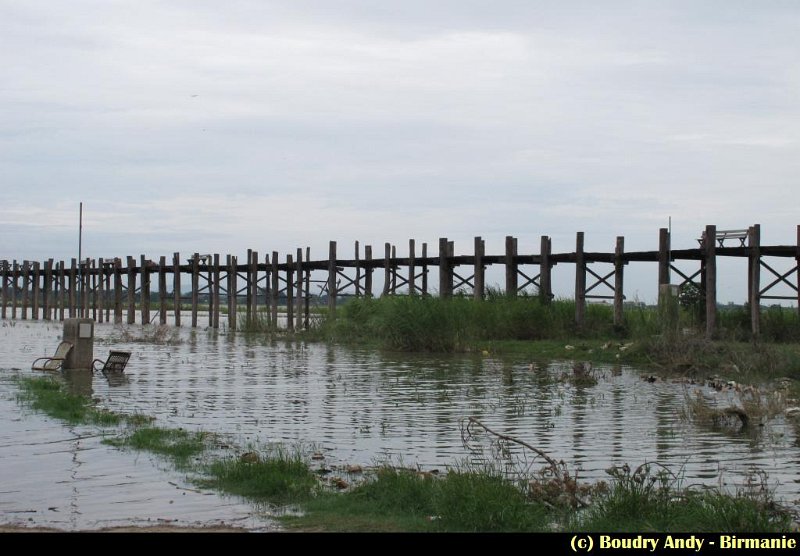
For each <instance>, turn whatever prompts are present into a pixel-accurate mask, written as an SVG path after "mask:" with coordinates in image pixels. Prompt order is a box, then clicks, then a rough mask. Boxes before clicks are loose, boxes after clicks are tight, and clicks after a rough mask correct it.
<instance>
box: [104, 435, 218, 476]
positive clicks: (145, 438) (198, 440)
mask: <svg viewBox="0 0 800 556" xmlns="http://www.w3.org/2000/svg"><path fill="white" fill-rule="evenodd" d="M210 436H211V435H210V434H209V433H205V432H189V431H186V430H183V429H165V428H160V427H141V428H137V429H135V430H134V431H133V432H132V433H130V434H128V435H125V436H122V437H119V438H106V439H104V440H103V444H108V445H111V446H116V447H118V448H130V449H133V450H144V451H148V452H153V453H155V454H159V455H162V456H165V457H167V458H169V459H170V460H171V461H172V462H173V463H174V464H175V465H176V466H177V467H179V468H186V467H188V466H189V465H190V463H191V462H192V459H194V458H196V457H197V456H199V455H201V454H202V453H203V452H204V451H205V450H206V447H207V441H208V439H209V437H210Z"/></svg>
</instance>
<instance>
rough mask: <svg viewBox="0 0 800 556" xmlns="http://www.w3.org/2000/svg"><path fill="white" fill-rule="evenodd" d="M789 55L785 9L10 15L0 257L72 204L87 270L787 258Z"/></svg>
mask: <svg viewBox="0 0 800 556" xmlns="http://www.w3.org/2000/svg"><path fill="white" fill-rule="evenodd" d="M799 61H800V3H798V2H796V1H794V0H787V1H759V2H753V1H747V2H740V1H735V0H724V1H716V2H715V1H709V0H704V1H701V2H698V1H695V0H692V1H687V2H669V1H658V2H647V1H642V0H638V1H632V2H611V1H603V2H597V1H586V2H579V1H564V0H559V1H553V2H544V1H535V0H520V1H505V0H490V1H475V0H452V1H450V0H446V1H434V0H426V1H416V0H403V1H375V0H363V1H356V0H353V1H336V0H320V1H303V0H291V1H255V0H253V1H247V0H226V1H225V2H219V1H210V0H209V1H202V0H185V1H180V0H172V1H146V0H130V1H124V0H120V1H110V0H102V1H83V0H72V1H70V2H60V1H55V0H53V1H36V0H25V1H18V0H10V1H6V0H0V67H2V71H0V179H2V188H1V189H0V259H13V258H17V259H23V258H28V259H40V260H42V259H45V258H48V257H53V258H56V259H61V258H66V259H68V258H71V257H74V256H76V255H77V222H78V203H79V202H80V201H83V203H84V226H85V227H84V255H85V256H90V257H109V256H126V255H138V254H140V253H143V254H146V255H147V256H149V257H152V258H157V257H158V256H160V255H171V254H172V253H173V252H174V251H181V252H183V253H191V252H195V251H199V252H218V253H221V254H223V255H224V254H227V253H233V254H243V253H244V252H245V251H246V249H247V248H254V249H257V250H259V251H260V252H262V253H263V252H266V251H272V250H279V251H281V252H283V253H285V252H293V251H294V249H295V248H296V247H300V246H303V247H304V246H311V248H312V255H316V256H315V257H313V258H324V256H325V254H326V250H327V242H328V240H330V239H336V240H339V241H340V245H341V247H340V256H350V251H351V250H352V247H351V246H352V242H354V241H355V240H360V241H361V242H362V245H363V244H364V243H372V244H373V245H376V246H380V247H376V250H377V252H378V253H382V251H383V249H382V245H383V242H385V241H390V242H392V243H396V244H398V254H400V255H402V254H405V252H406V246H407V242H408V239H409V238H416V239H417V241H418V242H423V241H427V242H428V243H429V245H430V246H431V254H435V252H436V247H437V246H438V243H437V238H439V237H440V236H447V237H449V238H450V239H452V240H455V241H456V251H457V253H458V254H468V253H471V252H472V237H473V236H476V235H481V236H483V237H484V238H485V239H486V241H487V252H489V253H492V254H495V253H500V252H501V250H502V246H503V238H504V236H505V235H508V234H510V235H515V236H517V237H519V243H520V251H521V252H538V249H539V237H540V236H541V235H542V234H547V235H550V236H552V238H553V249H554V251H558V252H561V251H571V250H574V242H575V232H576V231H584V232H585V233H586V245H587V248H588V249H590V250H603V251H605V250H609V251H610V250H613V247H614V241H615V237H616V236H617V235H624V236H625V238H626V248H627V249H629V250H637V249H641V250H645V249H647V250H650V249H656V248H657V238H658V228H659V227H666V226H667V222H668V218H669V217H670V216H671V217H672V223H673V232H674V233H673V246H674V247H676V248H688V247H693V246H695V245H696V241H695V238H696V237H698V236H699V233H700V231H701V230H702V229H703V227H704V226H705V225H706V224H717V225H718V227H720V228H722V229H725V228H742V227H747V226H748V225H751V224H754V223H760V224H762V238H763V241H764V242H765V243H769V244H777V243H784V244H789V243H791V244H794V242H795V240H796V225H797V224H798V223H800V214H798V210H797V201H796V198H797V190H798V187H797V182H798V177H799V176H800V152H798V151H799V150H800V149H799V147H800V125H798V124H799V123H800V118H799V117H798V116H800V102H798V99H800V63H799ZM737 268H738V267H737ZM648 272H650V273H651V274H653V276H655V268H652V269H649V270H648ZM648 276H649V275H648ZM741 278H744V277H743V276H742V277H741ZM654 280H655V278H653V281H654ZM737 280H738V279H737ZM722 291H723V292H724V291H725V288H722ZM737 291H738V290H737ZM723 297H724V294H723ZM734 297H738V295H734Z"/></svg>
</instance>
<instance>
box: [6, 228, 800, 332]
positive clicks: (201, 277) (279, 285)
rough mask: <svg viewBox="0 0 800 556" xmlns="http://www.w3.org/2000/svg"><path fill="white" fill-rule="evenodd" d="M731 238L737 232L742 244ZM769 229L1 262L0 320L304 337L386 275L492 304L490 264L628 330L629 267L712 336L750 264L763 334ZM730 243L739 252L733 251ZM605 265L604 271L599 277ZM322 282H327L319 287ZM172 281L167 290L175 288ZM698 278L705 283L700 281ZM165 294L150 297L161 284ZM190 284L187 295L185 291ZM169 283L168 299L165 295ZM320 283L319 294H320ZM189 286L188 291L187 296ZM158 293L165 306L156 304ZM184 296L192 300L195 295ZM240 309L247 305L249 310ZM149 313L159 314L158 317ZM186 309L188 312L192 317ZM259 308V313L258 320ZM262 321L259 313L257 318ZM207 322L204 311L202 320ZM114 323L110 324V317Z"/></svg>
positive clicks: (797, 275) (776, 249)
mask: <svg viewBox="0 0 800 556" xmlns="http://www.w3.org/2000/svg"><path fill="white" fill-rule="evenodd" d="M734 232H735V233H734ZM760 237H761V228H760V225H758V224H756V225H754V226H751V227H749V228H748V229H747V230H727V231H725V230H720V231H718V230H717V229H716V227H715V226H713V225H710V226H706V228H705V231H704V232H703V233H702V234H701V237H700V238H699V243H700V246H699V247H696V248H691V249H679V250H673V249H672V248H671V245H670V234H669V232H668V230H667V229H666V228H661V229H660V230H659V234H658V249H657V250H653V251H636V252H626V251H625V248H624V247H625V240H624V238H623V237H617V240H616V246H615V249H614V251H613V252H606V253H597V252H587V251H585V250H584V234H583V232H578V233H577V235H576V242H575V251H573V252H568V253H553V252H552V250H551V240H550V237H548V236H542V237H541V244H540V250H539V253H538V254H528V253H520V252H519V251H518V247H517V239H516V238H514V237H512V236H507V237H506V241H505V252H504V253H502V254H498V255H488V254H486V252H485V243H484V240H483V239H481V238H480V237H476V238H475V242H474V247H473V253H472V254H471V255H456V253H455V246H454V244H453V242H452V241H448V239H447V238H440V239H439V245H438V253H437V255H436V256H431V255H429V253H428V245H427V244H426V243H423V244H422V245H421V250H420V252H418V251H417V245H416V243H415V241H414V240H413V239H412V240H410V241H409V244H408V252H407V256H405V257H398V256H397V250H396V246H393V245H390V244H388V243H387V244H385V246H384V255H383V257H380V258H378V257H375V256H374V254H373V251H372V247H371V246H369V245H367V246H365V247H364V250H363V256H362V253H361V249H360V247H359V243H358V242H355V250H354V258H351V259H343V258H339V255H338V252H337V244H336V242H334V241H331V242H330V246H329V252H328V257H327V258H326V259H322V260H311V259H310V253H309V249H308V248H306V249H305V250H302V249H297V251H296V254H295V255H294V256H293V255H292V254H287V255H286V256H285V259H284V260H283V262H282V261H281V260H280V259H281V257H280V255H279V253H278V252H277V251H273V252H272V253H271V256H270V255H266V256H264V258H263V259H262V258H260V257H259V254H258V252H257V251H254V250H249V251H248V252H247V257H246V260H245V261H243V262H239V261H238V259H237V257H236V256H232V255H227V256H226V257H225V260H224V262H223V261H222V260H221V258H220V256H219V254H213V255H211V254H208V255H201V254H199V253H194V254H193V255H192V256H191V257H189V258H187V259H184V260H182V259H181V256H180V254H179V253H175V254H174V255H173V256H172V260H171V261H169V262H168V261H167V259H166V257H164V256H162V257H160V259H159V260H158V261H154V260H149V259H146V258H145V256H144V255H141V256H140V257H139V260H138V263H137V260H136V259H135V258H134V257H131V256H129V257H127V258H126V260H125V264H124V265H123V261H122V259H120V258H114V259H112V260H108V259H102V258H101V259H86V260H84V261H80V262H78V261H76V259H72V260H71V262H70V264H69V265H66V264H65V263H64V261H59V262H56V263H54V261H53V259H48V260H47V261H44V262H38V261H33V262H31V261H27V260H26V261H22V262H21V263H19V262H17V261H7V260H4V261H0V281H2V294H1V295H2V298H0V305H1V306H2V315H1V317H2V319H6V318H9V317H10V318H12V319H16V318H21V319H28V318H29V316H30V318H31V319H34V320H36V319H39V318H40V317H41V318H43V319H44V320H63V319H64V318H65V317H66V316H69V317H86V318H93V319H95V320H96V321H98V322H104V321H106V322H111V321H112V318H113V322H114V323H122V322H123V316H125V319H126V322H127V323H129V324H133V323H135V322H136V313H137V297H138V304H139V306H138V311H139V312H140V314H141V316H140V322H142V323H153V322H156V321H157V322H159V323H161V324H166V323H167V314H168V312H169V311H171V312H172V315H173V323H174V324H175V325H176V326H181V324H182V317H183V313H184V312H186V313H188V314H189V316H190V318H191V326H193V327H196V326H198V318H199V313H200V310H199V309H200V301H201V297H202V298H203V300H204V303H203V304H204V305H207V307H208V311H207V312H208V326H209V327H212V328H218V327H219V322H220V312H221V311H222V309H223V306H222V305H221V303H222V302H223V300H224V302H225V306H226V308H227V317H228V326H229V328H231V329H236V328H237V322H238V318H239V313H240V312H244V315H243V316H244V318H245V321H246V322H250V321H252V319H254V318H256V316H257V315H259V314H264V311H266V310H267V309H268V312H267V315H268V318H269V321H270V322H271V323H272V325H274V326H277V325H278V307H279V302H282V303H281V304H285V306H286V322H287V327H288V328H289V329H294V328H301V327H308V326H309V320H310V306H311V300H312V298H314V297H316V298H317V299H323V298H327V308H328V311H329V313H331V314H333V313H335V311H336V304H337V299H338V298H341V297H342V296H345V295H355V296H374V295H376V292H375V291H374V290H373V275H374V273H375V272H380V271H381V270H382V271H383V288H382V291H381V292H380V295H383V296H385V295H396V294H399V293H401V292H403V293H406V294H408V295H430V294H431V293H432V291H434V289H435V291H436V292H437V293H438V295H440V296H443V297H448V296H451V295H453V293H454V292H456V291H468V292H471V295H472V296H474V298H475V299H476V300H478V301H479V300H482V299H483V298H484V296H485V293H486V287H485V273H486V268H487V267H489V266H491V265H503V266H504V267H505V293H506V294H507V295H512V296H513V295H517V294H518V293H519V292H521V291H523V290H525V289H526V288H528V287H530V286H533V287H535V288H537V291H538V293H539V295H540V296H541V298H542V300H543V301H544V302H549V300H550V299H552V297H553V294H552V278H551V271H552V268H553V266H555V265H557V264H573V265H575V300H576V309H575V321H576V323H577V324H578V326H580V325H582V324H583V322H584V318H585V310H586V303H587V300H590V299H608V300H613V305H614V322H615V324H621V323H622V322H623V318H624V315H623V308H624V304H623V302H624V299H625V297H624V293H623V278H624V268H625V266H626V265H628V264H629V263H631V262H636V263H639V262H652V263H657V265H658V284H659V285H662V284H669V283H670V282H671V277H672V274H673V273H674V274H675V275H676V276H677V277H678V278H679V279H678V280H677V281H676V283H677V284H678V285H684V284H687V283H693V284H696V285H698V287H699V289H700V292H701V293H702V295H703V296H704V298H705V305H706V333H707V335H708V336H709V337H711V336H713V334H714V333H715V330H716V315H717V293H716V291H717V290H716V284H717V264H716V261H717V257H740V258H741V257H744V258H747V260H748V304H749V306H750V308H751V328H752V332H753V334H754V335H758V333H759V321H760V311H759V307H760V305H761V302H762V300H765V299H791V300H794V301H798V307H799V308H800V290H799V289H798V288H799V287H800V271H798V264H800V247H798V246H799V245H800V226H798V227H797V237H798V241H797V242H796V244H795V245H793V246H781V245H777V246H762V245H761V242H760ZM726 239H731V240H735V241H733V242H734V243H736V245H732V246H726V245H725V240H726ZM765 257H778V258H783V259H790V260H791V261H790V266H791V268H790V269H789V270H786V271H782V270H776V269H775V268H773V266H772V265H770V264H768V263H767V262H766V261H765V260H764V258H765ZM676 261H696V262H697V263H699V268H698V269H697V271H696V272H694V273H692V274H687V273H685V272H683V271H681V270H680V269H678V268H677V267H676V266H675V265H674V264H673V263H674V262H676ZM603 265H605V267H604V268H601V267H602V266H603ZM431 269H434V270H436V271H437V274H438V284H435V286H437V287H436V288H431V284H429V280H428V274H429V272H430V270H431ZM762 269H765V270H766V271H767V272H768V273H769V274H768V275H769V277H770V281H769V283H767V284H766V285H765V286H764V285H762V281H761V274H762ZM320 276H321V278H320ZM168 277H169V279H168ZM698 278H699V279H698ZM154 280H157V285H156V286H155V288H154V287H153V281H154ZM183 280H188V284H187V283H185V282H183ZM168 282H171V284H170V286H171V290H170V289H168ZM312 284H314V285H315V287H319V290H320V292H319V293H318V294H316V295H315V294H313V293H312ZM778 285H785V286H789V288H790V289H791V290H792V291H793V292H794V293H793V295H791V296H781V295H770V293H769V292H770V291H771V290H772V289H773V288H775V287H776V286H778ZM187 287H188V289H187ZM156 292H157V297H156V299H157V300H155V301H154V300H153V299H152V298H153V297H154V296H153V295H151V294H155V293H156ZM187 292H188V293H187ZM242 304H243V306H242ZM152 305H155V307H153V306H152ZM187 306H188V307H187ZM259 307H260V309H259ZM259 311H261V313H259ZM204 312H205V311H204ZM112 314H113V317H112Z"/></svg>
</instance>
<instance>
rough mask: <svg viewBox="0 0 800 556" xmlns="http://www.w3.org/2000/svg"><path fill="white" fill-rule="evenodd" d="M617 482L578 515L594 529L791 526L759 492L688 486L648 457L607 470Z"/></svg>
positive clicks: (768, 497) (767, 495) (582, 523)
mask: <svg viewBox="0 0 800 556" xmlns="http://www.w3.org/2000/svg"><path fill="white" fill-rule="evenodd" d="M608 472H609V473H610V474H611V476H612V478H613V481H612V485H611V486H610V488H609V489H608V491H607V492H606V493H605V494H603V495H600V496H597V497H596V498H595V501H594V503H593V504H592V505H591V506H590V507H589V508H588V509H587V510H586V512H585V514H584V515H583V516H581V517H580V518H579V519H580V521H579V525H577V526H578V527H580V528H583V529H586V530H590V531H620V532H624V531H628V532H637V531H638V532H641V531H659V532H673V531H731V532H740V531H765V532H766V531H775V532H779V531H787V530H789V528H790V526H791V517H790V515H789V514H788V513H787V512H784V511H781V510H780V509H779V508H778V507H777V506H776V505H775V504H774V502H773V501H772V498H771V495H770V493H769V492H768V491H765V490H762V491H761V492H760V493H759V495H758V496H752V495H748V494H747V493H745V492H739V493H737V494H736V495H730V494H726V493H723V492H720V491H719V490H717V489H713V488H704V489H700V488H684V487H682V486H681V482H682V481H681V477H680V476H679V475H675V474H673V473H672V472H671V471H670V470H669V469H667V468H665V467H663V466H661V465H658V464H650V463H646V464H643V465H640V466H639V467H638V468H636V469H633V470H632V469H630V468H629V467H628V466H627V465H624V466H621V467H615V468H612V469H610V470H609V471H608Z"/></svg>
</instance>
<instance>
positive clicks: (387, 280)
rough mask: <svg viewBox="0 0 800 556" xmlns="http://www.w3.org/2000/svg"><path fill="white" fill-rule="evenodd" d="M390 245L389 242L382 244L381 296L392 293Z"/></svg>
mask: <svg viewBox="0 0 800 556" xmlns="http://www.w3.org/2000/svg"><path fill="white" fill-rule="evenodd" d="M391 258H392V246H391V244H390V243H385V244H384V255H383V294H382V296H386V295H389V294H390V293H392V274H391V272H392V270H391V266H390V265H391Z"/></svg>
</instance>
